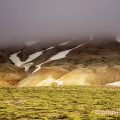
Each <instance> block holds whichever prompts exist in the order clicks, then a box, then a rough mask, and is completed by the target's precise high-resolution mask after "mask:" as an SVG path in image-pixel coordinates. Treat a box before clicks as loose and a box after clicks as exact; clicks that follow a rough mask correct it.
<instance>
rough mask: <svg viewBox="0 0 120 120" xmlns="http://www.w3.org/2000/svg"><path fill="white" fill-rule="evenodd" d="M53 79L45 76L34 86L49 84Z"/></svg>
mask: <svg viewBox="0 0 120 120" xmlns="http://www.w3.org/2000/svg"><path fill="white" fill-rule="evenodd" d="M54 81H55V80H54V79H53V78H47V79H45V80H42V81H40V82H39V83H38V84H36V85H35V86H49V85H51V83H53V82H54Z"/></svg>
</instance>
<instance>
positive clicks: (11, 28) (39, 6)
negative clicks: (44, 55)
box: [0, 0, 120, 45]
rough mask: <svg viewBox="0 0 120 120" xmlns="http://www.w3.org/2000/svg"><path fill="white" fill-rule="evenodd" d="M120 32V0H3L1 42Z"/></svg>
mask: <svg viewBox="0 0 120 120" xmlns="http://www.w3.org/2000/svg"><path fill="white" fill-rule="evenodd" d="M91 34H120V0H0V44H1V45H2V44H3V45H5V44H10V43H13V42H20V41H31V40H33V41H36V40H46V41H47V40H56V41H57V40H61V39H66V38H67V39H69V38H73V37H79V36H81V35H91Z"/></svg>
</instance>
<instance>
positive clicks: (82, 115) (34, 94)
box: [0, 86, 120, 120]
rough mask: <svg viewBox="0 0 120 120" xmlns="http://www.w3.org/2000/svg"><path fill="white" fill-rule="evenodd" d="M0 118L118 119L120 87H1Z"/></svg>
mask: <svg viewBox="0 0 120 120" xmlns="http://www.w3.org/2000/svg"><path fill="white" fill-rule="evenodd" d="M0 120H120V87H106V86H61V87H34V88H0Z"/></svg>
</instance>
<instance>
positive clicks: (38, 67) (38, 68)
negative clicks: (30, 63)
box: [32, 63, 43, 74]
mask: <svg viewBox="0 0 120 120" xmlns="http://www.w3.org/2000/svg"><path fill="white" fill-rule="evenodd" d="M42 64H43V63H41V64H39V65H36V67H37V68H36V69H35V70H34V71H33V72H32V74H33V73H35V72H37V71H38V70H40V69H41V65H42Z"/></svg>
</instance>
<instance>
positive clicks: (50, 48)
mask: <svg viewBox="0 0 120 120" xmlns="http://www.w3.org/2000/svg"><path fill="white" fill-rule="evenodd" d="M52 48H54V46H52V47H49V48H48V49H46V50H50V49H52Z"/></svg>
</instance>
